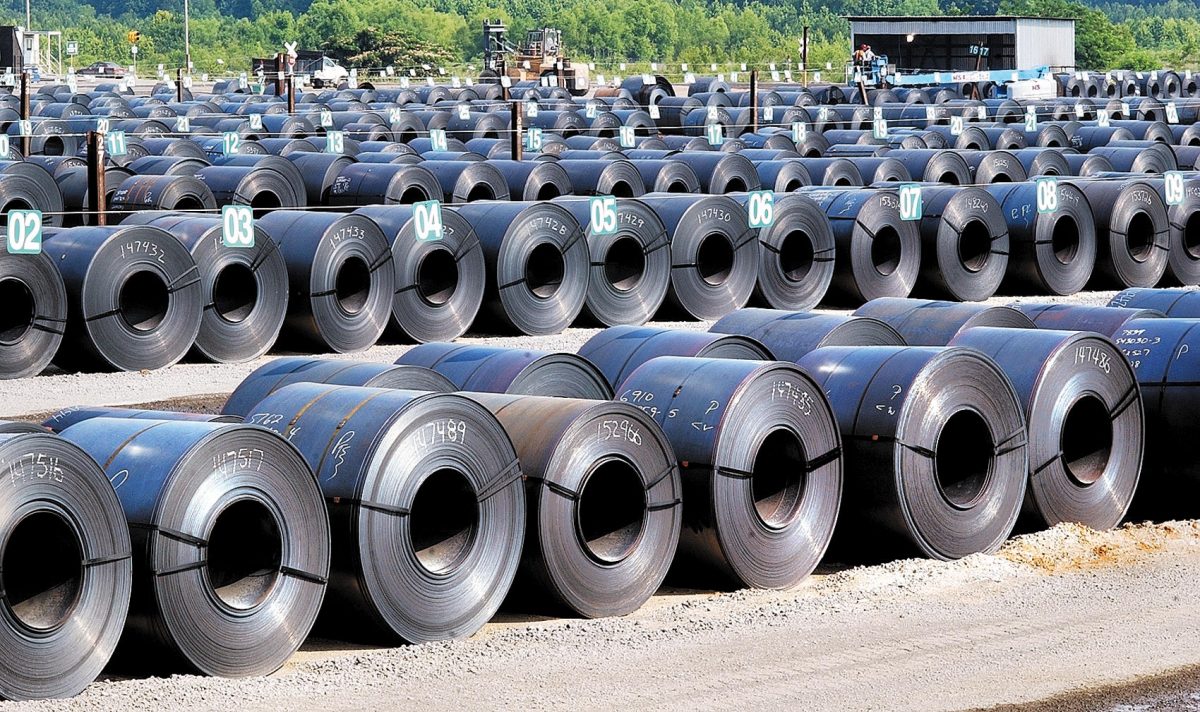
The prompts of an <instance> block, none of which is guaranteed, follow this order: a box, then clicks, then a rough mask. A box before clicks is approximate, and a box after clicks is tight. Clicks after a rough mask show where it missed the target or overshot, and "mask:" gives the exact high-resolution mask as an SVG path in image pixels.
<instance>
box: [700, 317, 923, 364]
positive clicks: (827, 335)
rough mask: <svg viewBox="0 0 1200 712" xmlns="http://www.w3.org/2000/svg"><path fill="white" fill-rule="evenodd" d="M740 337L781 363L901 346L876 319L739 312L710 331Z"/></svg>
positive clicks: (899, 339)
mask: <svg viewBox="0 0 1200 712" xmlns="http://www.w3.org/2000/svg"><path fill="white" fill-rule="evenodd" d="M709 331H710V332H713V333H716V334H740V335H742V336H745V337H748V338H752V339H754V340H756V341H757V342H758V343H760V344H762V345H763V346H765V347H766V348H767V350H768V352H769V353H771V354H772V355H773V356H774V357H775V358H777V359H780V360H782V361H791V362H795V361H799V360H800V358H801V357H802V356H804V355H805V354H807V353H808V352H810V351H812V350H814V349H820V348H824V347H826V346H904V345H905V342H904V337H902V336H901V335H900V333H899V332H898V331H896V330H895V329H893V328H892V327H891V326H888V325H887V324H886V323H885V322H883V321H880V320H878V319H872V318H869V317H859V316H840V315H835V314H813V313H811V312H789V311H780V310H777V309H739V310H737V311H735V312H733V313H732V314H728V315H726V316H724V317H722V318H721V319H720V320H718V321H717V323H715V324H713V325H712V327H711V328H710V329H709Z"/></svg>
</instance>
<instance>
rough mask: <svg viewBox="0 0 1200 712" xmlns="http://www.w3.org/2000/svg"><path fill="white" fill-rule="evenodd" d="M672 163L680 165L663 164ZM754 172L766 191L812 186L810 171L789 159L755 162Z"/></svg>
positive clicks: (779, 191)
mask: <svg viewBox="0 0 1200 712" xmlns="http://www.w3.org/2000/svg"><path fill="white" fill-rule="evenodd" d="M672 162H674V163H678V162H677V161H661V163H672ZM639 169H640V166H639ZM754 171H755V172H756V173H757V174H758V180H759V183H760V184H761V187H762V189H764V190H772V191H775V192H777V193H790V192H792V191H793V190H796V189H797V188H803V187H804V186H806V185H812V176H810V175H809V174H808V169H806V168H805V167H804V165H803V164H801V163H800V162H799V161H795V160H790V159H787V158H783V159H771V160H766V161H754Z"/></svg>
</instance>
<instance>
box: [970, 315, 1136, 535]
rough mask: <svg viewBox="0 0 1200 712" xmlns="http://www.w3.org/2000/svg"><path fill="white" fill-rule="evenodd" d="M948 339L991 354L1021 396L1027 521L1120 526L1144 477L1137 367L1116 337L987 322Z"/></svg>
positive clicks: (1044, 524) (1048, 524) (1032, 523)
mask: <svg viewBox="0 0 1200 712" xmlns="http://www.w3.org/2000/svg"><path fill="white" fill-rule="evenodd" d="M950 344H951V345H952V346H965V347H968V348H973V349H976V350H978V351H982V352H983V353H985V354H987V355H988V356H989V357H991V358H992V359H993V360H994V361H995V362H996V364H997V365H998V366H999V367H1000V368H1001V370H1003V371H1004V372H1005V374H1007V375H1008V377H1009V379H1010V381H1011V382H1012V384H1013V387H1014V388H1015V389H1016V392H1017V395H1018V396H1019V397H1020V398H1021V403H1022V405H1023V406H1024V408H1025V418H1026V422H1027V424H1028V429H1029V441H1028V451H1029V483H1028V486H1027V489H1026V496H1025V507H1024V512H1025V517H1026V519H1027V522H1026V526H1029V527H1036V528H1039V529H1040V528H1043V527H1051V526H1054V525H1055V524H1059V523H1062V522H1072V523H1076V524H1082V525H1084V526H1087V527H1091V528H1093V529H1108V528H1111V527H1114V526H1116V525H1117V524H1118V523H1120V521H1121V520H1122V519H1123V518H1124V517H1125V513H1126V512H1127V511H1128V509H1129V505H1130V503H1131V502H1132V500H1133V496H1134V492H1135V491H1136V490H1137V484H1138V479H1139V476H1140V474H1141V469H1142V449H1143V415H1142V403H1141V396H1140V394H1139V391H1138V384H1137V380H1136V378H1135V376H1134V372H1133V369H1132V368H1131V367H1130V365H1129V362H1128V361H1126V360H1125V358H1124V357H1123V356H1122V354H1121V352H1120V351H1118V349H1117V347H1116V346H1115V345H1114V344H1113V343H1112V341H1110V340H1109V339H1106V338H1102V337H1100V336H1096V335H1094V334H1087V333H1084V332H1078V331H1052V330H1038V331H1034V332H1029V331H1017V330H1014V329H1005V328H992V327H985V328H974V329H966V330H964V331H961V332H959V334H958V335H957V336H955V337H954V339H953V340H952V341H951V342H950Z"/></svg>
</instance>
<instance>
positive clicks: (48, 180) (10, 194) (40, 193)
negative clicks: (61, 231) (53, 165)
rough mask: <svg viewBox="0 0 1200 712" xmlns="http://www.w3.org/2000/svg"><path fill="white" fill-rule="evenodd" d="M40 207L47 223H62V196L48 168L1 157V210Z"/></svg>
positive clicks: (6, 211)
mask: <svg viewBox="0 0 1200 712" xmlns="http://www.w3.org/2000/svg"><path fill="white" fill-rule="evenodd" d="M30 209H33V210H41V211H42V215H43V217H42V221H43V224H44V225H46V226H58V225H62V224H63V221H62V212H63V209H64V199H63V195H62V193H61V192H60V189H59V186H58V183H57V181H56V179H55V177H54V176H53V175H51V174H50V171H48V170H46V169H45V168H43V167H42V166H39V165H36V164H33V163H26V162H23V161H21V162H17V161H0V211H3V213H4V214H7V213H8V211H9V210H30Z"/></svg>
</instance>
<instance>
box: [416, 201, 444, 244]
mask: <svg viewBox="0 0 1200 712" xmlns="http://www.w3.org/2000/svg"><path fill="white" fill-rule="evenodd" d="M413 227H415V228H416V231H417V239H418V240H422V241H425V242H436V241H438V240H441V239H442V233H443V229H442V204H441V203H440V202H438V201H436V200H423V201H421V202H419V203H413Z"/></svg>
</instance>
